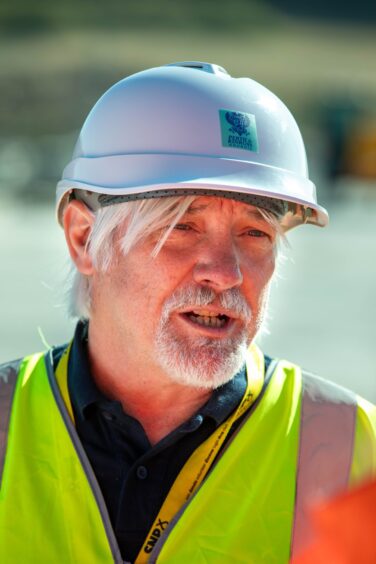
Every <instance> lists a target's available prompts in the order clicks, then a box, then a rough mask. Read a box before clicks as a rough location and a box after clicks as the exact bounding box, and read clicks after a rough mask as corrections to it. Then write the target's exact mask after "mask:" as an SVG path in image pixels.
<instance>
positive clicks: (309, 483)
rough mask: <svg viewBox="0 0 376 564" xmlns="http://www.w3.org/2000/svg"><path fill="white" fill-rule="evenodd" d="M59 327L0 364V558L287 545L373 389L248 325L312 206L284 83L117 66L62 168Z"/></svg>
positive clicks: (250, 552) (357, 474)
mask: <svg viewBox="0 0 376 564" xmlns="http://www.w3.org/2000/svg"><path fill="white" fill-rule="evenodd" d="M57 212H58V218H59V221H60V223H61V224H62V225H63V227H64V230H65V235H66V240H67V245H68V248H69V252H70V255H71V257H72V261H73V265H74V272H73V281H72V289H71V309H72V312H73V313H74V314H75V315H77V316H78V317H79V318H80V321H79V323H78V326H77V330H76V333H75V336H74V338H73V340H72V342H71V343H70V344H69V345H68V346H66V345H65V346H62V347H57V348H53V349H52V350H51V351H48V352H47V353H45V354H37V355H33V356H31V357H29V358H27V359H23V360H22V361H18V362H15V363H10V364H8V365H6V366H3V367H2V369H1V372H0V373H1V374H2V379H3V382H2V386H1V388H0V389H1V392H2V413H3V421H2V432H3V440H2V453H3V464H1V467H2V482H1V504H0V505H1V508H0V534H1V543H0V555H1V561H2V562H18V561H23V562H28V561H38V562H59V561H62V562H72V563H73V562H90V563H91V562H100V563H102V562H114V561H115V562H123V561H126V562H137V563H138V562H155V561H157V562H189V561H192V562H204V561H205V562H213V563H218V562H256V563H259V562H268V563H269V562H281V563H282V562H287V561H288V560H289V558H290V555H291V554H294V555H295V554H297V553H298V551H299V550H300V549H301V548H302V547H304V546H306V545H307V543H308V542H309V540H310V529H309V525H308V521H307V519H306V514H305V507H306V504H307V503H308V502H309V501H310V500H312V499H315V498H317V497H319V496H320V497H322V496H326V495H331V494H333V493H334V492H336V491H338V490H340V489H341V488H345V487H346V486H347V484H348V483H351V482H353V481H356V480H360V479H361V478H363V477H364V476H366V475H370V474H372V473H373V472H374V470H375V456H376V450H375V430H374V425H375V418H374V416H373V413H372V409H373V408H372V406H370V405H369V404H367V402H364V401H363V400H360V399H357V398H356V397H355V396H354V395H353V394H352V393H351V392H348V391H346V390H342V389H341V388H339V387H337V386H335V385H333V384H330V383H328V382H325V381H323V380H320V379H318V378H315V377H313V376H310V375H308V374H303V375H302V373H301V370H300V369H299V368H298V367H297V366H294V365H292V364H291V363H288V362H286V361H277V360H273V359H270V358H269V357H267V356H265V355H264V354H263V353H262V352H261V351H260V350H259V349H258V348H257V346H256V345H255V344H254V338H255V336H256V334H257V332H258V331H259V329H260V326H261V324H262V320H263V317H264V312H265V309H266V307H267V298H268V289H269V285H270V281H271V279H272V277H273V273H274V269H275V261H276V255H277V247H278V243H279V240H280V239H281V238H283V237H284V234H285V232H286V231H287V230H288V229H290V228H292V227H294V226H297V225H300V224H303V223H311V224H314V225H319V226H325V225H326V223H327V213H326V211H325V210H324V209H323V208H322V207H320V206H319V205H318V204H317V202H316V197H315V189H314V185H313V184H312V182H310V180H309V179H308V176H307V167H306V156H305V150H304V145H303V141H302V139H301V136H300V133H299V129H298V127H297V125H296V123H295V121H294V119H293V117H292V116H291V114H290V113H289V111H288V110H287V108H286V107H285V106H284V105H283V104H282V102H281V101H280V100H279V99H278V98H276V97H275V96H274V95H273V94H272V93H271V92H269V91H268V90H267V89H265V88H264V87H262V86H261V85H259V84H257V83H256V82H254V81H252V80H250V79H245V78H241V79H234V78H231V77H230V76H229V75H228V74H227V73H226V71H224V70H223V69H222V68H220V67H218V66H216V65H211V64H208V63H198V62H188V63H176V64H173V65H167V66H164V67H160V68H155V69H151V70H147V71H145V72H141V73H138V74H136V75H133V76H131V77H128V78H127V79H125V80H123V81H121V82H119V83H118V84H116V85H115V86H113V87H112V88H111V89H110V90H109V91H108V92H106V93H105V94H104V95H103V97H102V98H101V99H100V100H99V101H98V103H97V104H96V105H95V106H94V108H93V110H92V111H91V113H90V114H89V116H88V118H87V120H86V122H85V124H84V126H83V129H82V131H81V134H80V137H79V140H78V142H77V145H76V149H75V152H74V155H73V159H72V161H71V163H70V164H69V165H68V166H67V168H66V169H65V171H64V174H63V179H62V180H61V181H60V182H59V184H58V188H57Z"/></svg>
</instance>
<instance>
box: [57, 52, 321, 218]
mask: <svg viewBox="0 0 376 564" xmlns="http://www.w3.org/2000/svg"><path fill="white" fill-rule="evenodd" d="M74 194H76V195H77V194H79V197H82V199H84V200H85V198H86V199H87V201H93V197H94V198H95V199H96V202H97V204H98V205H99V206H104V205H109V204H112V203H115V202H118V201H128V200H134V199H139V198H142V199H145V198H154V197H163V196H175V195H184V194H198V195H218V196H223V197H229V198H233V199H237V200H241V201H245V202H249V203H251V204H254V205H258V206H260V207H264V208H266V209H270V210H271V211H274V212H275V213H276V214H277V215H279V216H280V217H281V222H282V225H283V226H284V228H285V229H290V228H291V227H294V226H296V225H299V224H301V223H312V224H316V225H320V226H322V227H323V226H325V225H326V224H327V223H328V214H327V212H326V210H325V209H324V208H322V207H321V206H319V205H318V204H317V200H316V191H315V185H314V184H313V183H312V182H311V181H310V180H309V178H308V170H307V160H306V153H305V148H304V143H303V140H302V137H301V134H300V131H299V128H298V126H297V124H296V122H295V120H294V118H293V116H292V115H291V113H290V112H289V110H288V109H287V108H286V106H285V105H284V104H283V103H282V102H281V101H280V100H279V98H277V97H276V96H275V95H274V94H272V92H270V91H269V90H267V89H266V88H265V87H263V86H261V85H260V84H258V83H257V82H255V81H253V80H251V79H249V78H232V77H231V76H230V75H229V74H228V73H227V72H226V71H225V70H224V69H223V68H221V67H219V66H217V65H212V64H209V63H201V62H183V63H173V64H171V65H166V66H162V67H157V68H153V69H149V70H146V71H143V72H140V73H137V74H134V75H132V76H129V77H128V78H125V79H124V80H121V81H120V82H118V83H117V84H115V85H114V86H113V87H112V88H110V89H109V90H108V91H107V92H106V93H105V94H104V95H103V96H102V97H101V98H100V99H99V101H98V102H97V103H96V104H95V106H94V107H93V109H92V110H91V112H90V114H89V116H88V117H87V119H86V121H85V123H84V126H83V128H82V130H81V133H80V136H79V138H78V141H77V144H76V147H75V150H74V154H73V158H72V161H71V162H70V163H69V164H68V166H67V167H66V168H65V169H64V173H63V178H62V180H60V182H59V183H58V185H57V212H58V217H59V220H60V221H61V216H62V210H63V209H64V205H65V203H66V202H67V200H68V198H69V197H72V196H73V195H74Z"/></svg>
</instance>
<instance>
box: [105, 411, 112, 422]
mask: <svg viewBox="0 0 376 564" xmlns="http://www.w3.org/2000/svg"><path fill="white" fill-rule="evenodd" d="M102 415H103V417H104V418H105V419H107V421H114V419H115V415H113V414H112V413H109V412H108V411H102Z"/></svg>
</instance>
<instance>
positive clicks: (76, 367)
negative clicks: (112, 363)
mask: <svg viewBox="0 0 376 564" xmlns="http://www.w3.org/2000/svg"><path fill="white" fill-rule="evenodd" d="M87 335H88V323H87V322H85V321H79V322H78V324H77V327H76V331H75V334H74V338H73V343H72V348H71V353H70V356H69V364H68V388H69V394H70V397H71V401H72V406H73V410H74V412H75V414H78V415H80V416H81V418H84V416H85V409H86V408H87V407H88V406H89V405H91V404H93V403H96V402H98V401H103V400H105V401H106V400H108V398H107V397H106V396H105V395H104V394H103V393H102V392H101V391H100V390H99V388H98V387H97V385H96V383H95V381H94V379H93V378H92V376H91V371H90V364H89V358H88V354H87Z"/></svg>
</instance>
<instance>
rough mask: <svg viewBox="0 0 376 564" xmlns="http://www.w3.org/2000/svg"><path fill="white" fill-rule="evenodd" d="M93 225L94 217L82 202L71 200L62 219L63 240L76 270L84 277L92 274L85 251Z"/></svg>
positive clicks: (91, 267) (92, 268)
mask: <svg viewBox="0 0 376 564" xmlns="http://www.w3.org/2000/svg"><path fill="white" fill-rule="evenodd" d="M93 223H94V215H93V213H92V212H91V211H90V210H89V209H88V208H87V206H86V205H85V204H84V203H83V202H80V201H78V200H72V201H71V202H69V203H68V204H67V207H66V208H65V211H64V217H63V226H64V233H65V239H66V241H67V245H68V249H69V254H70V256H71V257H72V260H73V262H74V264H75V265H76V267H77V270H78V271H79V272H81V274H85V275H86V276H89V275H91V274H93V272H94V266H93V262H92V260H91V257H90V255H89V252H88V249H87V242H88V238H89V235H90V233H91V230H92V227H93Z"/></svg>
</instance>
